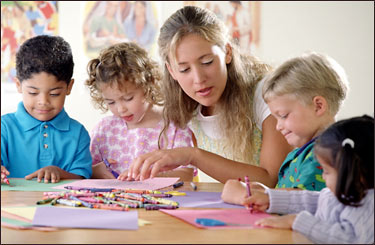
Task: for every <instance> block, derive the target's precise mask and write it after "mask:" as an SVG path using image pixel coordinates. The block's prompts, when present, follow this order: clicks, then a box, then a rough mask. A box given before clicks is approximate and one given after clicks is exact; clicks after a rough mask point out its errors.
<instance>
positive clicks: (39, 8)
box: [1, 1, 58, 92]
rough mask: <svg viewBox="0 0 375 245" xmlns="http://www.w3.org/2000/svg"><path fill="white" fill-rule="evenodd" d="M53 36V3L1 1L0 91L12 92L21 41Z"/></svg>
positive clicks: (55, 10)
mask: <svg viewBox="0 0 375 245" xmlns="http://www.w3.org/2000/svg"><path fill="white" fill-rule="evenodd" d="M57 34H58V6H57V1H1V89H2V90H3V89H4V88H5V89H6V88H8V87H9V90H13V91H14V92H15V91H16V86H15V85H14V84H13V83H14V79H15V77H16V65H15V60H16V52H17V51H18V48H19V47H20V45H21V44H22V43H23V42H24V41H25V40H27V39H29V38H31V37H34V36H38V35H57ZM8 84H9V85H10V86H7V85H8Z"/></svg>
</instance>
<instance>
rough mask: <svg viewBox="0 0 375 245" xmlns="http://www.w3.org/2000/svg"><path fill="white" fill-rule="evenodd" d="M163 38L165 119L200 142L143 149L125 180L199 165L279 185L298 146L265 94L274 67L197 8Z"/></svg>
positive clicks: (175, 18) (174, 21) (219, 175)
mask: <svg viewBox="0 0 375 245" xmlns="http://www.w3.org/2000/svg"><path fill="white" fill-rule="evenodd" d="M158 44H159V50H160V55H161V58H162V60H163V62H164V77H163V79H164V80H163V82H162V88H163V91H164V95H165V96H166V100H165V107H164V117H165V121H166V122H167V125H168V123H174V124H175V125H176V126H178V127H181V128H184V127H186V126H188V127H189V128H191V129H192V130H193V133H194V136H195V138H196V140H197V146H198V147H197V148H193V147H184V148H175V149H174V150H159V151H155V152H152V153H149V154H145V155H142V156H140V157H138V158H137V159H136V160H135V161H134V162H133V163H132V165H131V166H130V168H129V172H128V175H127V176H126V175H121V176H119V179H122V180H125V179H139V178H140V179H144V178H148V177H153V176H155V175H156V173H157V172H159V171H161V170H165V169H172V168H175V167H177V166H179V165H187V164H192V165H194V166H196V167H198V168H199V169H200V170H202V171H203V172H205V173H206V174H208V175H210V176H211V177H213V178H215V179H217V180H218V181H220V182H223V183H224V182H225V181H226V180H228V179H233V178H234V179H238V178H239V177H243V176H245V175H248V176H249V178H250V180H251V181H259V182H262V183H264V184H266V185H268V186H272V187H273V186H275V184H276V181H277V174H278V171H279V168H280V165H281V163H282V162H283V160H284V158H285V157H286V155H287V153H288V152H289V151H291V146H290V145H288V143H287V142H286V141H285V139H284V138H283V136H282V135H281V134H280V133H279V132H277V130H276V120H275V118H274V117H272V116H271V115H270V111H269V109H268V107H267V105H266V104H265V102H264V100H263V99H262V94H261V93H262V82H261V80H262V78H263V77H264V75H265V74H266V73H267V72H268V71H269V69H270V68H269V66H267V65H265V64H263V63H261V62H259V61H258V60H257V59H256V58H255V57H250V56H246V55H243V54H240V53H239V51H238V47H237V46H235V45H233V44H232V43H231V41H230V39H229V33H228V30H227V28H226V27H225V25H224V23H223V22H222V21H221V20H219V19H218V18H217V17H216V15H215V14H214V13H212V12H210V11H209V10H206V9H203V8H199V7H194V6H186V7H184V8H182V9H180V10H178V11H177V12H175V13H174V14H173V15H172V16H171V17H170V18H169V19H167V21H166V22H165V23H164V25H163V26H162V28H161V29H160V36H159V40H158Z"/></svg>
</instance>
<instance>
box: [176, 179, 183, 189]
mask: <svg viewBox="0 0 375 245" xmlns="http://www.w3.org/2000/svg"><path fill="white" fill-rule="evenodd" d="M183 185H184V182H183V181H180V182H177V183H175V184H173V188H177V187H180V186H183Z"/></svg>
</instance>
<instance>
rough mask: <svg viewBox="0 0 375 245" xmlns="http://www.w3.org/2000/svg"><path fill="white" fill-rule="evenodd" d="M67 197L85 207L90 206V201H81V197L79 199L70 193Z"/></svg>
mask: <svg viewBox="0 0 375 245" xmlns="http://www.w3.org/2000/svg"><path fill="white" fill-rule="evenodd" d="M69 198H70V199H73V200H75V201H78V202H80V203H81V204H82V205H83V206H85V207H87V208H92V204H91V203H88V202H85V201H82V200H81V199H79V198H77V197H75V196H72V195H70V196H69Z"/></svg>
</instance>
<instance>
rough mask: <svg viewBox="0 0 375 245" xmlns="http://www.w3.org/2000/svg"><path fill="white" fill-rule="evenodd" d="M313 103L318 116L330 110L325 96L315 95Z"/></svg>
mask: <svg viewBox="0 0 375 245" xmlns="http://www.w3.org/2000/svg"><path fill="white" fill-rule="evenodd" d="M313 105H314V108H315V113H316V115H317V116H322V115H323V114H324V113H326V112H327V110H328V104H327V100H326V99H325V98H324V97H323V96H319V95H318V96H315V97H314V98H313Z"/></svg>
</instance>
